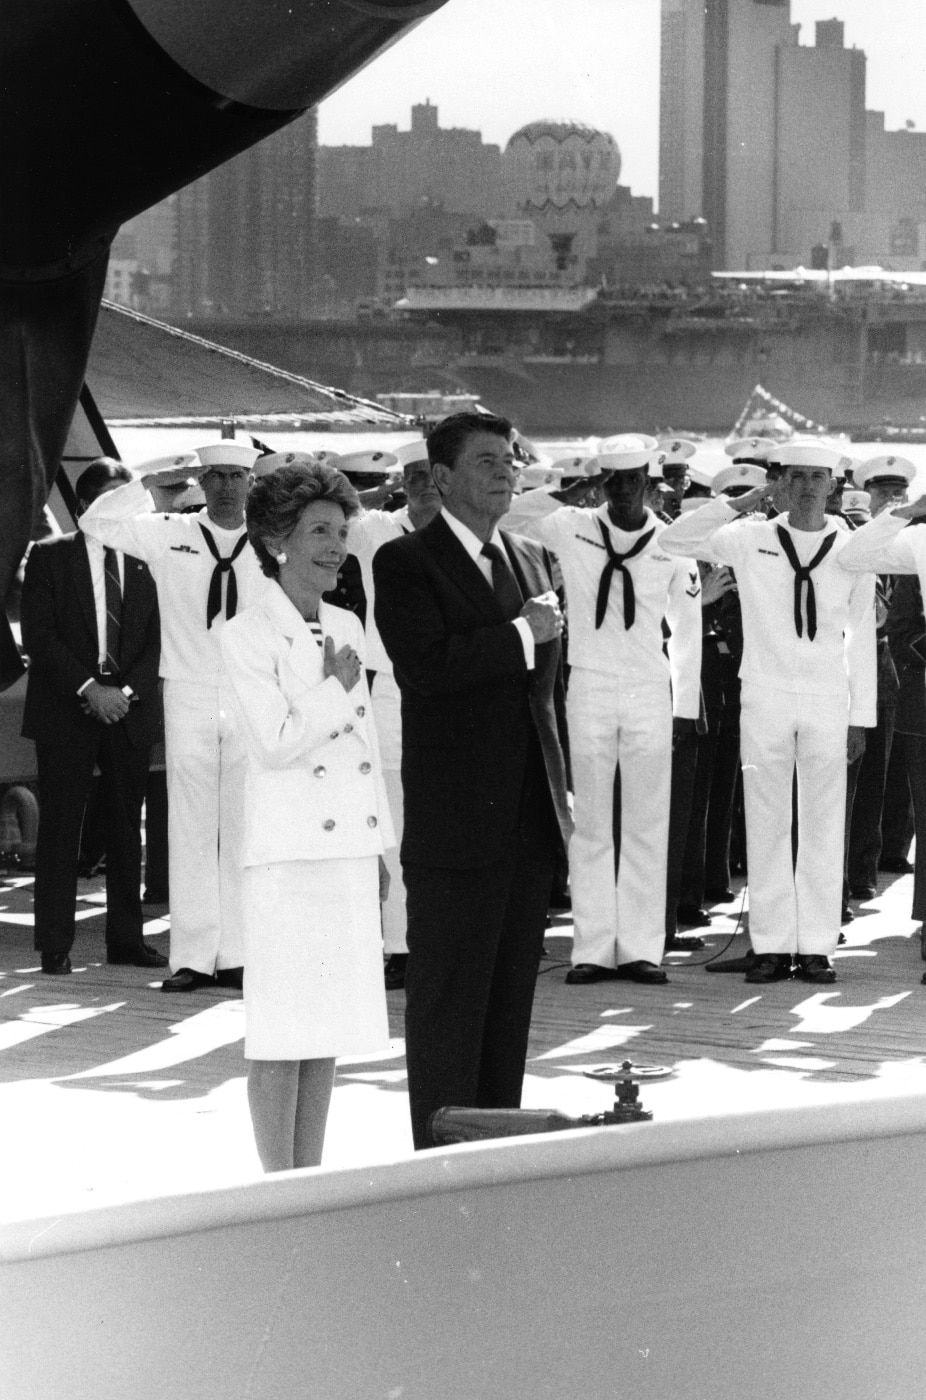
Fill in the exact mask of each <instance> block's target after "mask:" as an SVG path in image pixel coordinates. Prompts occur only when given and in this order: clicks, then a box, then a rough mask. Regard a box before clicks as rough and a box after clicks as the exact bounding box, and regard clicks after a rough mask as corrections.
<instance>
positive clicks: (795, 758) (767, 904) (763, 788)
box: [662, 442, 876, 982]
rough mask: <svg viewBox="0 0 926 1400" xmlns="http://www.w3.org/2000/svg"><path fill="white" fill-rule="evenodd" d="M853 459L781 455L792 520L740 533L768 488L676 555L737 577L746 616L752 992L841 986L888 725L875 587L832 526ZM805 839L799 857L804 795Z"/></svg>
mask: <svg viewBox="0 0 926 1400" xmlns="http://www.w3.org/2000/svg"><path fill="white" fill-rule="evenodd" d="M839 457H840V454H839V453H838V452H835V451H834V450H833V449H831V448H827V447H825V446H823V445H821V444H820V443H818V442H810V443H806V444H805V443H800V442H798V443H791V444H788V445H786V446H784V447H782V448H781V449H779V452H778V461H779V462H780V463H781V465H782V467H783V468H784V470H785V483H786V487H787V491H788V496H789V500H790V506H789V511H788V515H787V518H786V519H785V518H784V517H779V518H777V519H774V520H767V521H760V520H744V521H737V520H736V517H737V515H740V514H745V513H748V512H749V511H751V510H753V509H755V508H756V507H757V506H758V505H759V504H760V503H761V501H762V499H763V493H768V491H769V489H770V488H769V484H766V485H765V486H763V487H759V488H757V489H756V490H755V491H751V492H749V493H747V494H746V495H745V496H742V497H740V498H739V499H738V500H734V501H729V500H726V499H724V498H723V497H719V498H718V499H717V500H716V501H713V502H711V503H710V504H708V505H706V506H703V507H702V509H701V510H697V511H693V512H692V513H691V514H690V515H685V516H683V517H682V518H681V519H680V520H678V521H676V522H675V524H674V525H672V526H670V527H669V529H668V530H667V531H666V532H665V535H664V536H663V539H662V546H663V548H664V549H665V551H666V553H667V554H672V555H674V554H678V555H689V554H692V553H693V554H696V555H702V556H704V555H705V554H706V555H707V556H708V557H709V558H712V559H719V560H720V562H721V563H724V564H728V565H730V566H731V567H732V568H733V569H734V571H735V574H736V581H737V587H738V590H739V597H740V604H741V607H742V614H743V664H742V668H741V672H740V675H741V679H742V683H743V686H742V717H741V736H742V764H743V784H744V793H745V803H746V837H747V845H748V854H749V891H750V915H749V923H750V938H751V941H752V945H753V949H754V950H755V953H756V955H757V958H756V961H755V964H754V965H753V966H752V967H751V968H750V969H749V971H747V973H746V978H747V981H750V982H771V981H776V980H778V979H780V978H782V977H789V976H790V975H791V970H792V959H793V958H794V957H795V956H796V959H797V971H798V975H799V976H801V977H803V978H805V979H806V980H808V981H812V982H831V981H834V980H835V972H834V971H833V969H832V967H831V965H830V961H829V958H830V955H831V954H832V952H833V951H834V950H835V948H836V944H837V940H838V937H839V923H840V910H841V904H842V899H841V894H842V891H841V885H842V851H843V836H844V830H845V826H844V819H845V794H846V765H847V758H849V759H851V758H853V757H854V756H855V753H856V752H857V751H859V750H860V748H861V743H862V741H863V736H861V735H860V734H859V729H860V728H861V727H871V726H873V725H874V723H875V694H876V677H875V646H874V584H873V581H872V580H863V579H859V580H856V581H854V582H853V580H852V579H851V576H850V575H848V574H847V573H846V571H845V570H844V569H842V568H841V567H840V564H839V560H840V558H841V554H842V551H843V550H844V549H846V548H848V546H849V545H850V543H851V541H852V539H853V538H854V537H853V536H850V535H849V534H848V532H847V531H845V530H841V529H839V528H838V526H837V525H836V524H835V523H833V522H831V521H829V520H828V518H827V517H826V516H825V514H824V505H825V501H826V497H827V495H828V494H829V489H830V484H831V480H832V473H833V470H834V468H835V467H836V465H837V464H838V461H839ZM795 771H796V773H797V785H798V814H799V831H800V833H812V839H808V840H799V844H798V850H797V856H796V861H795V860H794V857H793V852H792V805H791V802H792V783H793V778H794V774H795Z"/></svg>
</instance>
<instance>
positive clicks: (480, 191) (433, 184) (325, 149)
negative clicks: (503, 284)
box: [318, 102, 504, 219]
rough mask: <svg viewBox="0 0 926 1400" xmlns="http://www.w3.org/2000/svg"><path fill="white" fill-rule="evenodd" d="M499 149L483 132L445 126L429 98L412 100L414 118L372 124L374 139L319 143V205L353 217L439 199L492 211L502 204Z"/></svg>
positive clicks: (451, 209)
mask: <svg viewBox="0 0 926 1400" xmlns="http://www.w3.org/2000/svg"><path fill="white" fill-rule="evenodd" d="M502 190H503V181H502V168H501V151H500V150H499V148H498V146H493V145H485V144H484V143H483V140H482V133H481V132H479V131H471V130H469V129H467V128H464V127H442V126H441V125H440V124H439V122H438V110H437V107H436V106H435V105H434V104H433V103H432V102H419V103H416V105H415V106H413V107H412V112H411V126H410V129H409V130H408V131H400V130H399V128H398V127H397V126H396V125H395V124H394V123H388V124H384V125H382V126H374V127H373V129H372V139H371V143H370V145H369V146H322V148H321V150H320V152H319V200H318V203H319V212H320V214H321V215H322V217H332V218H340V219H345V218H354V217H357V216H359V215H364V214H370V213H372V212H374V211H376V212H380V213H388V214H393V215H403V214H407V213H408V212H409V211H410V210H412V209H414V208H415V207H416V206H418V205H420V204H421V203H422V202H425V203H427V204H431V205H433V204H439V205H441V206H442V207H443V208H444V209H446V210H447V211H448V213H452V214H471V215H473V216H474V217H481V218H488V217H491V216H492V215H497V214H499V213H501V212H502V209H503V205H504V196H503V193H502Z"/></svg>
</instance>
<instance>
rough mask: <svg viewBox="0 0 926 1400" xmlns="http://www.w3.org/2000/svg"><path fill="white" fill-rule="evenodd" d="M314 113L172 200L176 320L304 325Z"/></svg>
mask: <svg viewBox="0 0 926 1400" xmlns="http://www.w3.org/2000/svg"><path fill="white" fill-rule="evenodd" d="M317 158H318V120H317V115H316V113H315V112H314V111H312V112H309V113H307V114H306V115H305V116H304V117H300V118H299V120H298V121H295V122H292V123H290V125H289V126H286V127H283V129H282V130H281V131H277V132H275V133H274V135H273V136H269V137H267V139H266V140H265V141H261V142H260V143H259V145H257V146H252V147H251V149H250V150H248V151H245V152H244V153H243V154H242V155H240V156H236V157H235V159H234V160H230V161H228V162H227V163H226V164H225V165H222V166H219V168H218V169H217V170H213V171H211V172H210V173H209V174H208V175H204V176H203V178H202V179H201V180H196V181H194V183H193V184H192V185H188V186H187V187H186V189H184V190H181V191H180V193H179V194H178V195H177V197H176V218H177V232H176V246H177V256H176V261H175V265H174V284H175V290H174V305H175V310H176V311H177V312H179V313H181V314H183V313H191V314H193V315H197V316H201V315H233V316H242V315H243V316H274V317H281V316H285V317H296V318H298V317H304V316H308V315H309V314H310V312H311V309H312V296H313V278H314V268H315V258H316V223H317V209H316V203H317V197H316V195H317Z"/></svg>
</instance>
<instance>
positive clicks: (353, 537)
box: [339, 438, 441, 991]
mask: <svg viewBox="0 0 926 1400" xmlns="http://www.w3.org/2000/svg"><path fill="white" fill-rule="evenodd" d="M378 455H380V456H382V454H378ZM388 460H389V465H390V466H391V465H395V464H397V465H399V466H401V468H402V486H403V487H404V490H405V498H406V503H405V505H404V506H402V508H401V509H400V510H381V509H379V508H378V507H379V506H380V505H384V504H385V502H386V501H388V499H389V497H390V496H391V495H392V494H393V492H394V491H395V489H396V486H395V483H394V482H393V481H392V479H391V476H390V477H388V478H387V480H386V481H385V482H384V483H383V485H382V487H381V488H380V489H379V491H376V490H374V491H363V492H361V493H360V499H361V501H362V503H363V506H364V509H363V512H362V514H360V515H357V516H355V517H354V518H353V519H352V520H351V522H350V529H349V532H348V536H347V548H348V549H349V550H350V552H351V554H354V555H356V556H357V559H358V560H359V563H360V572H361V574H362V576H363V591H364V593H365V595H366V600H367V612H366V623H365V626H364V633H365V637H366V666H367V669H368V670H369V671H373V672H375V675H374V677H373V685H372V689H371V692H370V698H371V700H372V703H373V716H374V719H375V722H376V733H377V737H378V739H379V749H380V759H381V762H382V768H383V779H384V781H385V784H386V793H387V796H388V798H389V810H390V811H391V813H392V821H393V826H394V828H395V835H396V844H395V845H394V846H393V847H392V848H391V849H389V850H387V852H386V854H385V856H384V857H383V859H384V861H385V863H386V869H387V870H388V871H389V877H390V878H389V895H388V898H387V899H386V902H385V903H384V904H383V908H382V916H383V951H384V952H385V954H386V966H385V970H384V976H385V982H386V990H387V991H394V990H395V989H396V988H399V987H404V985H405V965H406V962H407V960H408V944H407V942H406V939H405V934H406V926H407V918H406V912H405V884H404V881H403V879H402V865H401V862H400V860H399V849H400V847H401V844H402V831H403V827H404V822H403V813H404V800H403V794H402V772H401V769H402V713H401V695H400V693H399V687H398V685H397V684H396V681H395V677H394V675H393V671H392V661H391V660H390V658H389V656H388V654H387V652H386V648H385V647H384V646H383V643H382V638H381V637H380V635H379V628H378V627H377V626H376V618H375V617H374V608H375V601H376V586H375V584H374V581H373V556H374V554H375V553H376V551H377V550H378V549H379V548H380V547H381V546H382V545H384V544H385V543H386V542H387V541H388V540H396V539H399V537H400V536H401V535H408V534H411V533H412V531H413V530H420V529H421V527H422V526H423V525H427V524H428V522H429V521H430V520H433V519H434V517H435V515H437V514H438V512H439V511H440V508H441V499H440V493H439V492H438V490H437V487H436V486H435V485H434V479H433V477H432V476H431V464H430V462H429V461H428V448H427V444H426V442H425V440H424V438H418V439H417V441H415V442H408V443H404V444H403V445H402V446H400V447H396V448H393V449H392V451H391V454H390V455H389V459H388ZM339 465H340V466H342V467H343V460H342V462H341V463H340V464H339ZM371 469H372V464H371V466H370V467H369V468H368V470H371Z"/></svg>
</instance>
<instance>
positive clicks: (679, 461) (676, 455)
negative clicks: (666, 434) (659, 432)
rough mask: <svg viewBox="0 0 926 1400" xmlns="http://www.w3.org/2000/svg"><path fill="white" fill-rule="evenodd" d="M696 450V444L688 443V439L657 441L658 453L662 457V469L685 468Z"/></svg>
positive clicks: (662, 439) (661, 439) (663, 439)
mask: <svg viewBox="0 0 926 1400" xmlns="http://www.w3.org/2000/svg"><path fill="white" fill-rule="evenodd" d="M697 450H698V445H697V443H695V442H691V441H689V439H688V438H678V437H677V438H660V439H659V451H660V452H661V453H662V455H663V459H664V460H663V466H664V467H684V466H686V465H687V463H688V459H689V457H693V456H694V455H695V453H696V452H697Z"/></svg>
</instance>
